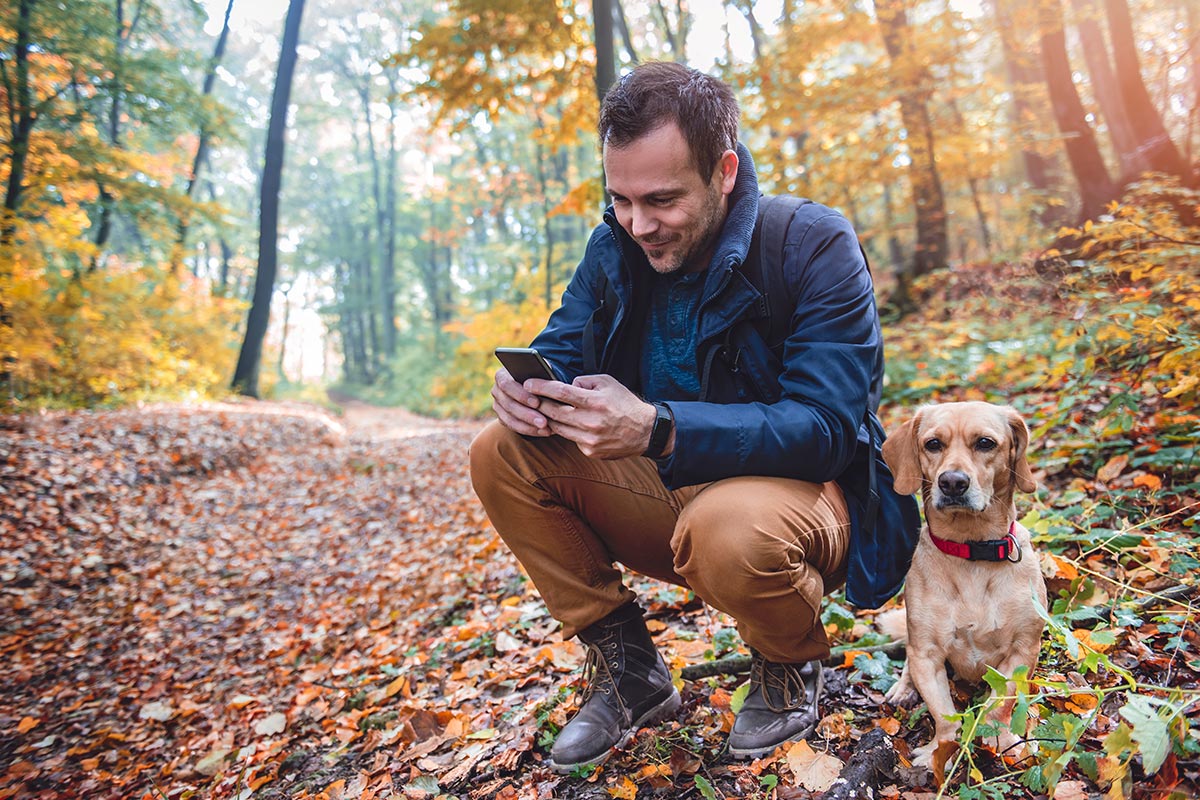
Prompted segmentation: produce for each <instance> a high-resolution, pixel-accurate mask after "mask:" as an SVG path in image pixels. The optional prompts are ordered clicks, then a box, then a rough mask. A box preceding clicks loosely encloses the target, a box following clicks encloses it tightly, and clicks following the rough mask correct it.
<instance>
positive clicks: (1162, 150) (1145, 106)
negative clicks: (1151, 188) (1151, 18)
mask: <svg viewBox="0 0 1200 800" xmlns="http://www.w3.org/2000/svg"><path fill="white" fill-rule="evenodd" d="M1104 10H1105V12H1106V14H1107V16H1108V35H1109V38H1110V39H1111V40H1112V49H1113V64H1114V66H1115V67H1116V74H1117V78H1118V85H1119V86H1120V89H1121V99H1122V100H1123V101H1124V103H1125V110H1126V113H1127V114H1128V115H1129V120H1130V122H1131V123H1132V126H1133V130H1134V134H1135V135H1136V137H1137V141H1138V150H1140V151H1141V152H1144V153H1145V157H1146V161H1147V162H1148V163H1149V165H1150V169H1151V170H1153V171H1155V172H1163V173H1166V174H1167V175H1175V176H1177V177H1179V178H1181V179H1182V180H1183V181H1184V182H1185V183H1190V182H1191V177H1192V176H1191V170H1190V169H1189V167H1188V165H1187V164H1186V163H1184V160H1183V157H1182V156H1181V155H1180V154H1179V150H1178V148H1176V147H1175V143H1174V142H1173V141H1171V136H1170V135H1169V134H1168V133H1167V129H1166V126H1165V125H1163V121H1162V114H1160V113H1159V111H1158V109H1157V108H1155V106H1154V102H1153V101H1152V100H1151V99H1150V93H1149V92H1148V91H1146V82H1145V81H1144V80H1143V79H1142V68H1141V64H1140V63H1139V61H1138V54H1137V41H1136V37H1135V36H1134V33H1133V20H1132V19H1131V18H1130V16H1129V3H1128V2H1127V0H1104Z"/></svg>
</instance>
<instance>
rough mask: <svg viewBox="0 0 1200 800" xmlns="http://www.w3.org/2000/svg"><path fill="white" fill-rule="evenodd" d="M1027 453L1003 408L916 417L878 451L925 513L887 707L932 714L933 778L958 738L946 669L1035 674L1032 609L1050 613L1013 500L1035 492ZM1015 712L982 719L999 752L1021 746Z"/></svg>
mask: <svg viewBox="0 0 1200 800" xmlns="http://www.w3.org/2000/svg"><path fill="white" fill-rule="evenodd" d="M1028 444H1029V430H1028V429H1027V428H1026V427H1025V422H1024V421H1023V420H1022V419H1021V417H1020V415H1018V414H1017V412H1016V411H1014V410H1013V409H1011V408H1008V407H1005V406H995V405H991V404H990V403H945V404H941V405H934V406H925V407H923V408H921V409H919V410H918V411H917V413H916V416H915V417H913V418H912V419H911V420H909V421H908V422H906V423H904V425H902V426H901V427H900V429H899V430H897V431H896V432H895V433H893V434H892V435H891V436H889V437H888V439H887V441H886V442H885V443H884V445H883V458H884V460H885V461H886V462H887V464H888V466H889V467H890V468H891V470H892V473H893V475H894V476H895V485H896V491H898V492H900V493H902V494H913V493H915V492H916V491H917V490H918V489H919V490H921V495H922V499H923V503H924V508H925V522H926V528H925V530H923V531H922V532H921V537H920V539H919V540H918V543H917V549H916V552H915V553H914V554H913V560H912V567H911V568H910V569H909V572H908V578H907V579H906V583H905V588H904V596H905V607H906V611H907V628H908V637H907V638H908V645H907V649H908V659H907V661H906V662H905V664H904V671H903V672H902V673H901V675H900V680H899V681H898V682H897V683H896V685H895V686H893V687H892V688H891V690H889V691H888V693H887V696H886V699H887V700H888V702H891V703H904V702H910V701H911V700H913V699H915V697H914V696H913V688H914V687H915V688H916V691H918V692H920V694H921V697H922V698H924V700H925V704H926V705H927V706H928V707H929V714H930V716H931V717H932V718H933V721H934V725H935V726H936V733H935V736H934V740H933V741H932V742H930V743H929V744H928V745H926V746H924V747H920V748H917V750H916V751H915V755H916V758H915V759H914V763H916V764H920V765H922V766H929V765H930V763H931V761H932V755H933V752H934V751H935V750H936V749H937V746H938V744H940V743H941V742H953V741H954V740H955V739H956V738H957V736H958V723H956V722H951V721H950V720H948V719H946V717H947V716H948V715H950V714H954V713H955V708H954V700H953V699H952V697H951V694H950V681H949V678H948V676H947V673H946V663H947V662H949V664H950V666H952V667H953V668H954V673H955V675H956V676H958V677H959V678H965V679H967V680H971V681H979V680H980V679H981V678H982V677H983V675H984V673H985V672H986V671H987V668H988V667H989V666H991V667H994V668H995V669H996V670H997V671H999V672H1000V673H1002V674H1003V675H1005V676H1008V677H1011V676H1012V674H1013V671H1014V670H1015V669H1016V668H1017V667H1019V666H1021V665H1022V664H1023V665H1025V666H1027V667H1029V669H1030V671H1032V670H1033V667H1034V665H1035V664H1036V663H1037V658H1038V650H1039V649H1040V646H1041V637H1042V628H1043V626H1044V623H1043V621H1042V618H1041V617H1040V616H1039V615H1038V614H1037V612H1036V610H1035V607H1034V602H1035V598H1036V602H1038V603H1041V605H1042V607H1043V608H1045V607H1046V586H1045V583H1044V582H1043V580H1042V575H1041V570H1040V568H1039V566H1038V559H1037V555H1036V554H1035V553H1034V551H1033V548H1032V546H1031V544H1030V541H1029V532H1028V531H1027V530H1025V528H1023V527H1022V526H1021V525H1020V524H1019V523H1018V522H1017V515H1016V507H1015V506H1014V505H1013V493H1014V492H1015V491H1016V490H1017V489H1020V490H1021V491H1023V492H1032V491H1033V490H1034V489H1035V488H1036V484H1035V483H1034V480H1033V476H1032V475H1031V474H1030V471H1029V464H1028V463H1027V462H1026V460H1025V449H1026V447H1027V446H1028ZM1008 687H1009V688H1008V694H1009V695H1011V694H1013V693H1014V692H1015V689H1014V687H1013V684H1012V682H1011V681H1010V682H1009V684H1008ZM1012 708H1013V703H1012V701H1008V702H1005V703H1002V704H1001V705H1000V706H999V707H997V708H996V709H995V710H994V711H993V712H992V713H991V714H990V715H989V719H991V720H994V721H996V722H998V723H1000V726H1001V733H1000V737H999V742H998V747H999V748H1000V750H1002V751H1003V750H1007V748H1009V747H1010V746H1012V745H1013V744H1015V743H1016V742H1017V741H1019V740H1018V739H1017V737H1016V736H1014V735H1013V734H1012V733H1011V732H1010V731H1009V730H1008V725H1009V722H1010V720H1011V718H1012Z"/></svg>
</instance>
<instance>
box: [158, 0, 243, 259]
mask: <svg viewBox="0 0 1200 800" xmlns="http://www.w3.org/2000/svg"><path fill="white" fill-rule="evenodd" d="M232 13H233V0H229V3H228V4H227V5H226V6H225V21H224V22H223V23H222V25H221V34H220V35H219V36H218V37H217V44H216V46H215V47H214V48H213V54H212V58H210V59H209V60H208V72H206V73H205V75H204V88H203V89H202V91H201V95H202V96H203V97H206V98H207V97H211V96H212V93H213V87H214V86H216V83H217V67H219V66H220V65H221V61H222V60H223V59H224V58H225V45H226V43H227V42H228V41H229V15H230V14H232ZM211 134H212V132H211V131H210V130H209V129H208V125H207V124H206V123H201V125H200V138H199V141H198V142H197V143H196V154H195V155H194V156H193V157H192V169H191V172H190V173H189V174H188V182H187V191H186V193H185V194H186V197H187V199H188V200H191V199H192V198H193V197H194V196H195V194H196V184H197V183H198V182H199V181H200V170H201V169H203V168H204V160H205V159H206V158H207V157H208V140H209V138H210V137H211ZM190 224H191V211H189V210H186V209H185V210H184V212H183V213H182V214H180V216H179V222H178V225H177V226H176V228H175V252H174V254H173V255H172V258H171V270H172V271H173V272H177V271H178V270H179V265H180V264H181V263H182V261H183V251H184V248H186V247H187V234H188V226H189V225H190Z"/></svg>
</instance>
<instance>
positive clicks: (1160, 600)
mask: <svg viewBox="0 0 1200 800" xmlns="http://www.w3.org/2000/svg"><path fill="white" fill-rule="evenodd" d="M1194 591H1196V587H1195V586H1188V585H1186V584H1180V585H1178V586H1172V587H1171V588H1170V589H1165V590H1163V591H1161V592H1157V593H1155V594H1148V595H1146V596H1145V597H1142V598H1140V599H1138V600H1135V601H1134V602H1133V603H1132V604H1130V605H1132V607H1133V609H1134V610H1135V611H1146V610H1147V609H1151V608H1155V607H1157V606H1160V605H1164V606H1165V605H1169V604H1171V603H1173V602H1175V601H1176V600H1182V599H1184V598H1186V597H1188V596H1190V595H1191V594H1192V593H1193V592H1194ZM1095 612H1096V620H1097V622H1112V618H1113V614H1115V613H1116V605H1115V604H1114V605H1111V606H1106V607H1104V608H1096V609H1095Z"/></svg>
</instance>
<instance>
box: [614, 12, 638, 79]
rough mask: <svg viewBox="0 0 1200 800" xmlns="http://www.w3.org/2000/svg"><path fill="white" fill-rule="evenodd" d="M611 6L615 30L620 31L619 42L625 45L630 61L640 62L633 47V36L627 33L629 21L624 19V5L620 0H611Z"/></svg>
mask: <svg viewBox="0 0 1200 800" xmlns="http://www.w3.org/2000/svg"><path fill="white" fill-rule="evenodd" d="M612 6H613V18H614V20H615V23H616V26H617V30H618V31H620V33H621V43H622V44H623V45H624V46H625V55H627V56H629V61H630V62H631V63H633V64H637V63H640V62H641V59H640V58H638V54H637V51H636V50H634V49H633V37H632V36H630V35H629V21H628V20H627V19H625V5H624V4H623V3H622V2H621V0H612Z"/></svg>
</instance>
